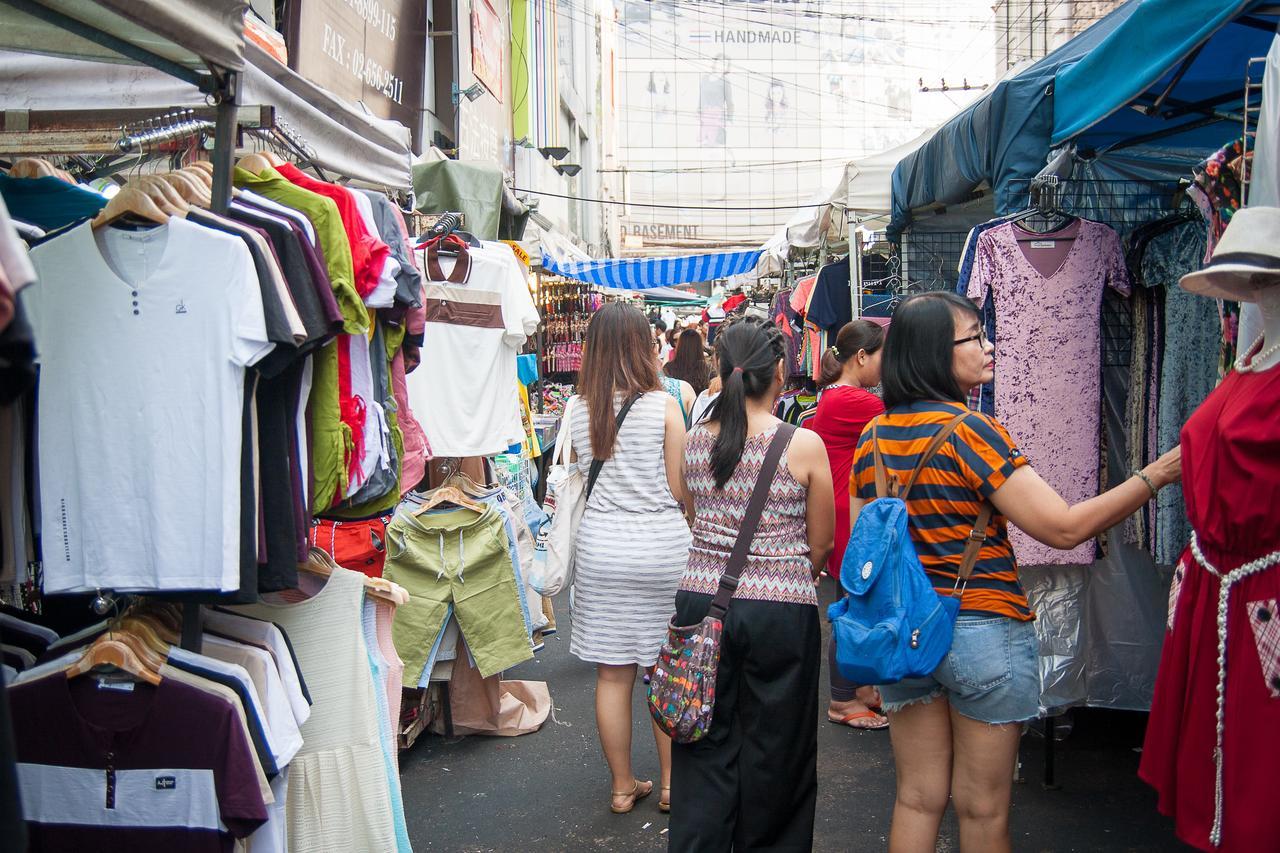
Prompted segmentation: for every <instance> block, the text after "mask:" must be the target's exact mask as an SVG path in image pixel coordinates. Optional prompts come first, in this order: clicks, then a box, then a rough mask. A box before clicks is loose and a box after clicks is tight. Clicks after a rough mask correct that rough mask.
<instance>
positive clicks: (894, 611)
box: [827, 412, 992, 684]
mask: <svg viewBox="0 0 1280 853" xmlns="http://www.w3.org/2000/svg"><path fill="white" fill-rule="evenodd" d="M968 416H969V413H968V412H965V413H963V414H959V415H956V417H955V418H953V419H952V420H951V421H949V422H948V423H947V424H946V425H945V426H944V427H943V428H942V430H941V431H940V432H939V433H938V434H937V435H936V436H934V438H933V441H931V442H930V443H929V446H928V447H927V448H926V449H925V452H924V455H923V456H921V457H920V463H919V464H918V465H916V468H915V470H914V471H912V472H911V476H910V478H908V480H907V483H906V487H905V488H899V485H898V480H897V476H896V475H894V476H893V477H889V476H888V475H887V472H886V470H885V466H884V459H883V458H882V457H881V455H880V445H879V443H878V442H877V436H876V426H875V424H874V423H873V424H872V426H871V444H872V449H873V451H874V453H875V465H876V499H875V500H873V501H871V502H870V503H868V504H867V505H866V506H865V507H863V508H862V512H860V513H859V514H858V521H857V523H856V524H855V525H854V527H853V532H852V534H851V535H850V537H849V547H848V548H847V549H846V550H845V552H844V562H842V563H841V564H840V583H841V584H842V585H843V586H844V588H845V591H846V593H847V595H845V597H844V598H842V599H840V600H839V601H837V602H836V603H835V604H833V605H831V607H830V608H828V610H827V618H828V619H830V620H831V630H832V633H833V636H834V637H835V643H836V665H837V666H838V667H839V669H840V673H841V675H843V676H844V677H845V678H847V679H849V680H850V681H852V682H854V683H855V684H893V683H894V682H896V681H901V680H902V679H904V678H918V677H921V676H925V675H929V674H930V673H932V672H933V671H934V670H935V669H936V668H937V667H938V665H939V664H940V663H942V659H943V657H945V656H946V654H947V652H948V651H949V650H950V648H951V634H952V631H953V630H954V628H955V623H956V616H957V615H959V612H960V598H961V594H962V593H963V592H964V588H965V585H966V584H967V583H968V580H969V575H970V574H972V572H973V565H974V563H976V562H977V560H978V551H979V550H980V549H981V548H982V544H983V543H984V542H985V541H986V530H987V524H988V523H989V522H990V521H991V512H992V507H991V504H990V503H988V502H985V501H984V502H983V506H982V510H981V511H980V512H979V513H978V519H977V522H976V523H975V525H974V529H973V530H972V531H971V532H970V534H969V541H968V543H967V544H966V545H965V549H964V556H963V558H962V559H961V562H960V572H959V577H958V578H957V580H956V588H955V590H954V591H953V592H952V594H951V595H947V596H940V595H938V593H937V592H935V591H934V588H933V584H932V583H930V581H929V578H928V576H927V575H926V574H925V571H924V567H923V566H921V565H920V557H919V556H918V555H917V554H916V548H915V544H914V543H912V541H911V534H910V532H909V530H908V525H907V522H908V516H907V505H906V503H904V498H906V496H907V495H908V494H909V493H910V492H911V487H912V486H914V485H915V483H916V480H917V479H918V478H919V477H920V474H921V472H923V471H924V470H925V467H926V466H927V465H928V464H929V461H930V460H931V459H932V458H933V456H934V454H936V453H937V452H938V450H940V449H941V448H942V445H943V444H944V443H946V441H947V439H949V438H950V437H951V435H952V433H954V432H955V431H956V429H957V428H958V427H959V426H960V424H961V423H962V422H963V421H964V419H965V418H967V417H968Z"/></svg>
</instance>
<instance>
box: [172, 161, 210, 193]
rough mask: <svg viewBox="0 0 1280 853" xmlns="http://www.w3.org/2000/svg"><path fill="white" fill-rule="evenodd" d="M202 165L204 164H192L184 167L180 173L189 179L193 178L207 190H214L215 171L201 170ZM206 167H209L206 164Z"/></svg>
mask: <svg viewBox="0 0 1280 853" xmlns="http://www.w3.org/2000/svg"><path fill="white" fill-rule="evenodd" d="M200 165H202V164H200V163H192V164H191V165H190V166H184V167H182V168H181V169H179V170H178V171H179V172H181V173H182V174H184V175H186V176H187V177H189V178H191V179H192V180H194V181H197V182H198V183H199V184H200V185H201V186H203V187H204V188H205V189H206V190H212V189H213V170H212V169H208V170H206V169H201V168H199V166H200ZM204 165H207V164H204Z"/></svg>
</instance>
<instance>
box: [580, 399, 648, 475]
mask: <svg viewBox="0 0 1280 853" xmlns="http://www.w3.org/2000/svg"><path fill="white" fill-rule="evenodd" d="M641 396H642V395H640V394H636V395H635V396H634V397H632V398H631V399H630V400H628V401H627V402H625V403H623V404H622V408H621V409H619V410H618V420H617V424H618V428H617V430H616V432H615V437H614V450H615V451H616V450H617V444H618V441H617V436H619V435H622V422H623V421H625V420H626V419H627V412H629V411H631V407H632V406H634V405H635V404H636V400H639V399H640V397H641ZM606 461H607V460H604V459H592V460H591V470H590V471H589V472H588V473H587V498H586V499H587V500H591V490H592V489H594V488H595V486H596V478H597V477H599V476H600V469H601V468H603V467H604V463H605V462H606Z"/></svg>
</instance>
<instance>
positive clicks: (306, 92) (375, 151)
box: [0, 43, 411, 189]
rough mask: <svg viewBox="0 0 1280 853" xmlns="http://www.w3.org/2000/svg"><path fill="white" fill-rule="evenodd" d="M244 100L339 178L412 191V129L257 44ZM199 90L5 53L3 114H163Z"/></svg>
mask: <svg viewBox="0 0 1280 853" xmlns="http://www.w3.org/2000/svg"><path fill="white" fill-rule="evenodd" d="M244 53H245V56H246V57H247V58H248V60H249V64H248V65H247V66H246V67H245V70H244V76H243V77H242V78H241V80H242V82H241V88H240V97H239V103H240V104H242V105H245V106H257V105H270V106H273V107H275V109H276V114H277V118H279V119H283V120H284V121H286V122H287V123H288V124H289V126H290V128H291V129H292V130H293V131H294V132H295V133H296V135H297V136H299V137H301V139H302V140H303V141H304V142H305V143H306V144H307V146H308V147H309V149H310V150H311V152H312V154H313V157H312V159H313V161H314V162H315V163H316V165H318V166H320V167H321V168H323V169H327V170H329V171H332V172H334V173H335V175H337V176H342V177H344V178H350V179H353V180H355V181H357V182H359V183H363V184H367V185H370V186H374V187H379V188H382V187H389V188H395V189H408V188H409V186H410V177H409V162H410V156H411V155H410V149H409V145H410V138H409V130H408V128H406V127H405V126H404V125H402V124H400V123H399V122H394V121H387V120H385V119H380V118H376V117H374V116H371V115H368V114H366V113H362V112H358V111H357V110H356V109H355V108H353V107H351V106H349V105H348V104H346V103H345V102H344V101H342V100H340V99H339V98H338V97H337V96H335V95H333V94H332V93H331V92H329V91H328V90H326V89H322V88H320V87H319V86H316V85H315V84H314V83H311V82H310V81H308V80H306V79H304V78H303V77H301V76H299V75H298V74H296V73H294V72H293V71H290V70H289V69H288V68H287V67H285V66H284V65H281V64H280V63H279V62H277V61H276V60H275V59H274V58H273V57H271V56H269V55H268V54H267V53H266V51H264V50H262V49H261V48H260V47H258V46H257V45H255V44H252V43H250V44H248V45H246V46H245V50H244ZM203 106H205V100H204V95H202V94H201V93H200V92H199V91H197V90H196V89H194V88H192V87H191V86H188V85H186V84H185V83H183V82H182V81H180V80H176V79H174V78H173V77H170V76H168V75H167V74H165V73H163V72H161V71H157V70H155V69H153V68H149V67H144V66H133V65H118V64H111V63H106V62H88V61H81V60H76V59H64V58H61V57H50V56H37V55H34V54H27V53H20V52H14V51H0V109H6V110H14V109H25V110H93V109H107V108H112V109H121V108H138V109H153V110H155V111H156V113H157V114H159V113H163V112H167V111H168V110H169V109H171V108H174V107H203Z"/></svg>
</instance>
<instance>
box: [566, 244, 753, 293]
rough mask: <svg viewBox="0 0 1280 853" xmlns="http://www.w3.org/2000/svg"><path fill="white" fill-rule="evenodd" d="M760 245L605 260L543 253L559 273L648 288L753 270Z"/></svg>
mask: <svg viewBox="0 0 1280 853" xmlns="http://www.w3.org/2000/svg"><path fill="white" fill-rule="evenodd" d="M760 255H761V251H760V250H759V249H755V250H752V251H750V252H722V253H720V254H715V255H686V256H684V257H677V258H606V259H604V260H591V261H586V260H565V259H556V258H554V257H552V256H551V255H550V254H547V253H545V252H544V253H543V255H542V266H543V267H544V268H545V269H546V270H547V271H548V272H552V273H555V274H556V275H562V276H565V277H566V278H576V279H578V280H579V281H585V282H588V283H590V284H595V285H599V286H601V287H613V288H619V289H622V290H648V289H649V288H652V287H671V286H672V285H676V284H696V283H698V282H701V281H715V280H716V279H720V278H729V277H730V276H734V275H741V274H742V273H746V272H750V271H751V270H753V269H755V268H756V264H757V263H758V262H759V260H760Z"/></svg>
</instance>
